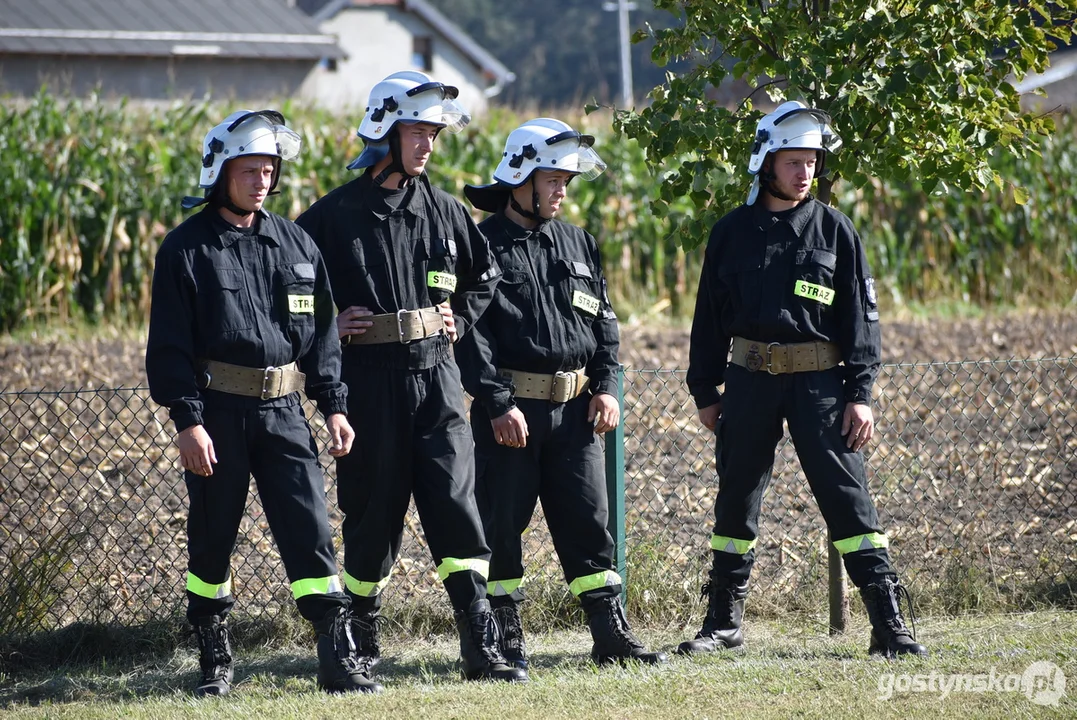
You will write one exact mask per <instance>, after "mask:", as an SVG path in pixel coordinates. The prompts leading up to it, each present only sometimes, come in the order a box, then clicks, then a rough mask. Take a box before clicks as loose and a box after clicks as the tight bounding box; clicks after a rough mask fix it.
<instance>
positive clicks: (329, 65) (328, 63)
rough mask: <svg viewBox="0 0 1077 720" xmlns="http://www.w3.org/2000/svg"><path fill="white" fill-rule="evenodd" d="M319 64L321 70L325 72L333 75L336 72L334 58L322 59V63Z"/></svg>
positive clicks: (335, 60)
mask: <svg viewBox="0 0 1077 720" xmlns="http://www.w3.org/2000/svg"><path fill="white" fill-rule="evenodd" d="M319 64H320V65H321V66H322V69H323V70H325V71H326V72H331V73H335V72H336V71H337V59H336V58H322V61H321V63H319Z"/></svg>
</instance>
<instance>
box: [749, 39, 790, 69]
mask: <svg viewBox="0 0 1077 720" xmlns="http://www.w3.org/2000/svg"><path fill="white" fill-rule="evenodd" d="M748 38H749V39H750V40H754V41H755V42H756V44H757V45H759V47H761V48H763V49H764V50H766V51H767V54H768V55H770V56H771V57H772V58H774V59H775V60H781V61H782V62H785V58H783V57H782V56H781V55H779V54H778V51H777V50H775V49H774V48H773V47H771V46H770V45H767V44H766V43H765V42H763V38H761V37H759V36H758V35H756V34H755V33H748Z"/></svg>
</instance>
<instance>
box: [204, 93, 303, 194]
mask: <svg viewBox="0 0 1077 720" xmlns="http://www.w3.org/2000/svg"><path fill="white" fill-rule="evenodd" d="M302 144H303V142H302V140H301V139H300V137H299V135H297V134H296V133H295V132H294V131H293V130H290V129H288V128H287V127H285V125H284V116H283V115H281V114H280V113H279V112H277V111H275V110H257V111H253V112H252V111H250V110H239V111H237V112H234V113H232V114H231V115H229V116H228V117H226V118H225V119H224V122H222V123H221V124H220V125H218V126H216V127H215V128H213V129H212V130H210V131H209V132H208V133H207V134H206V139H205V140H204V141H203V142H202V172H201V174H200V175H199V177H198V186H199V187H201V188H212V187H213V186H214V185H216V184H217V180H218V179H220V176H221V168H222V167H224V164H225V163H226V162H228V161H229V160H232V159H234V158H237V157H242V156H244V155H268V156H270V157H276V158H280V159H281V160H295V159H296V158H297V157H299V149H300V147H301V146H302ZM278 174H279V170H278ZM276 180H277V178H276V177H274V179H273V185H274V186H275V185H276V184H277V182H276Z"/></svg>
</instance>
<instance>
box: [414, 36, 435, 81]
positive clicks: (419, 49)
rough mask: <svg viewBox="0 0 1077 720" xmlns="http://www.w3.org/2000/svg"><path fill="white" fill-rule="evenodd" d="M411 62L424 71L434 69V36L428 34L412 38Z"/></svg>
mask: <svg viewBox="0 0 1077 720" xmlns="http://www.w3.org/2000/svg"><path fill="white" fill-rule="evenodd" d="M411 64H412V65H414V66H415V67H417V68H419V69H421V70H423V71H425V72H430V71H431V70H433V69H434V38H432V37H430V36H429V35H426V36H418V35H416V36H415V37H414V38H412V41H411Z"/></svg>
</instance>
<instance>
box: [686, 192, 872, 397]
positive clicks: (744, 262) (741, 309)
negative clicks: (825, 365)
mask: <svg viewBox="0 0 1077 720" xmlns="http://www.w3.org/2000/svg"><path fill="white" fill-rule="evenodd" d="M734 336H740V337H744V338H747V339H748V340H755V341H758V342H764V343H771V342H776V343H799V342H811V341H815V340H821V341H828V342H835V343H837V344H838V345H839V346H840V348H841V357H842V360H843V363H844V369H843V371H844V381H845V400H846V401H847V402H869V401H870V400H871V386H872V384H873V383H874V382H875V377H876V375H877V374H878V372H879V363H880V355H881V347H880V338H879V310H878V305H877V299H876V295H875V281H874V280H873V279H872V277H871V272H870V271H869V269H868V261H867V257H866V256H865V254H864V245H863V243H862V242H861V240H860V237H859V236H858V235H857V233H856V231H855V230H854V229H853V225H852V222H851V221H850V220H849V218H847V217H846V216H845V215H843V214H842V213H840V212H838V211H837V210H835V209H833V208H831V207H829V206H827V205H824V204H823V203H820V202H819V201H817V200H815V199H814V198H812V197H809V198H808V199H807V200H806V201H805V202H803V203H801V204H800V205H798V206H797V207H795V208H793V209H792V210H790V211H787V212H785V213H777V214H776V213H772V212H770V211H769V210H767V209H766V208H765V207H764V206H763V204H762V203H761V202H760V203H756V204H754V205H741V206H740V207H739V208H737V209H736V210H734V211H732V212H730V213H729V214H727V215H726V216H725V217H723V218H722V219H721V220H719V221H718V222H717V223H716V224H715V226H714V228H713V229H712V230H711V235H710V240H709V242H708V244H707V251H706V256H705V257H704V261H703V273H702V276H701V277H700V280H699V295H698V296H697V298H696V311H695V318H694V320H693V322H692V341H691V354H690V360H689V369H688V388H689V391H690V392H691V393H692V396H693V397H694V398H695V401H696V406H697V407H699V408H704V407H709V406H710V405H713V404H715V403H716V402H718V401H719V400H721V395H720V393H719V392H718V386H719V385H722V384H723V383H724V382H725V371H726V366H727V356H728V353H729V348H730V343H731V342H732V339H733V337H734ZM762 372H765V370H764V371H762Z"/></svg>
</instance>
